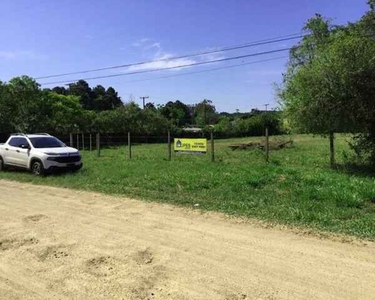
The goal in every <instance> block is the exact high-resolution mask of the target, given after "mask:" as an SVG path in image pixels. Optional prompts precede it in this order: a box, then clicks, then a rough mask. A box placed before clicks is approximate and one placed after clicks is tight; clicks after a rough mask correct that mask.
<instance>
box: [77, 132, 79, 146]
mask: <svg viewBox="0 0 375 300" xmlns="http://www.w3.org/2000/svg"><path fill="white" fill-rule="evenodd" d="M77 149H78V150H79V133H77Z"/></svg>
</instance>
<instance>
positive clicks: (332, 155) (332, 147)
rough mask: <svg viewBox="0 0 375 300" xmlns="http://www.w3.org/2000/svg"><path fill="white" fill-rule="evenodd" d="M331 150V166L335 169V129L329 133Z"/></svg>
mask: <svg viewBox="0 0 375 300" xmlns="http://www.w3.org/2000/svg"><path fill="white" fill-rule="evenodd" d="M329 151H330V164H331V168H332V169H334V168H335V166H336V161H335V133H334V132H333V131H331V132H330V133H329Z"/></svg>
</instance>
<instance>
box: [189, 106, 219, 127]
mask: <svg viewBox="0 0 375 300" xmlns="http://www.w3.org/2000/svg"><path fill="white" fill-rule="evenodd" d="M193 111H194V120H195V123H196V124H197V125H198V126H201V127H203V126H206V125H211V124H215V123H216V122H217V121H218V119H219V115H218V114H217V113H216V107H215V105H213V103H212V101H211V100H207V99H204V100H203V101H202V102H200V103H198V104H196V105H195V106H194V107H193Z"/></svg>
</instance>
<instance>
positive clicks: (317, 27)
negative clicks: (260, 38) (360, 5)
mask: <svg viewBox="0 0 375 300" xmlns="http://www.w3.org/2000/svg"><path fill="white" fill-rule="evenodd" d="M369 14H373V12H369ZM367 18H368V16H367ZM322 22H326V21H324V20H323V19H322V18H321V17H319V16H318V17H316V18H315V19H311V20H309V22H308V23H307V25H306V28H308V29H310V31H311V35H310V37H309V39H304V40H303V41H302V42H301V44H300V45H299V46H300V48H299V49H298V51H292V52H291V60H290V61H291V63H290V64H289V67H288V70H287V72H286V75H285V76H284V84H283V87H282V88H281V90H280V93H279V95H280V98H281V100H282V104H283V106H284V109H285V112H286V114H287V118H288V119H289V120H290V122H291V124H292V125H294V127H297V128H299V129H300V130H301V131H304V132H311V133H318V134H323V135H329V136H330V149H331V165H332V166H334V164H335V158H334V143H333V141H334V132H353V133H355V132H361V131H362V132H363V131H365V132H369V131H371V130H373V128H372V126H373V125H372V123H373V121H372V120H373V119H374V117H375V116H374V112H375V102H374V101H373V97H374V96H373V95H374V92H375V89H374V88H375V86H374V81H373V79H371V78H374V76H375V61H374V57H375V44H374V42H373V39H372V38H371V37H370V36H369V35H368V33H365V32H364V31H363V28H364V27H366V26H364V25H363V24H361V22H359V23H357V24H351V25H349V26H346V27H330V26H329V25H328V23H326V25H325V26H323V25H322ZM322 28H323V32H324V34H322ZM329 28H333V29H332V30H329V31H328V34H327V33H326V30H327V29H329ZM296 61H297V62H300V63H297V64H296V63H295V62H296Z"/></svg>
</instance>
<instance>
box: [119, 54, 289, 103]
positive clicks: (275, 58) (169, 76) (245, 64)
mask: <svg viewBox="0 0 375 300" xmlns="http://www.w3.org/2000/svg"><path fill="white" fill-rule="evenodd" d="M284 58H288V56H278V57H274V58H268V59H262V60H257V61H252V62H248V63H242V64H237V65H231V66H225V67H219V68H213V69H209V70H202V71H195V72H187V73H182V74H175V75H167V76H161V77H156V78H146V79H138V80H131V81H125V82H121V83H122V84H124V83H134V82H142V81H150V80H158V79H166V78H174V77H180V76H187V75H193V74H200V73H207V72H214V71H219V70H224V69H232V68H237V67H242V66H247V65H254V64H258V63H262V62H267V61H273V60H278V59H284ZM153 98H155V97H153Z"/></svg>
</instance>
